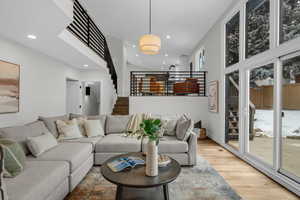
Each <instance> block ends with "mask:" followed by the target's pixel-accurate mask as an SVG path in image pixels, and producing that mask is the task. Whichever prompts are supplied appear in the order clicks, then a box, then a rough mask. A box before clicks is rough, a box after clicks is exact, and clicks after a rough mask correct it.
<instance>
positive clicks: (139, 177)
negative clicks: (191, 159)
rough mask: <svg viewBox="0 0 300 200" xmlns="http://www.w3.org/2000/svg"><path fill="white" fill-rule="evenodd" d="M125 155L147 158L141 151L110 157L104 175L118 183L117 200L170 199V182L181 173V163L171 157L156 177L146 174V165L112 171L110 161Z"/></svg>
mask: <svg viewBox="0 0 300 200" xmlns="http://www.w3.org/2000/svg"><path fill="white" fill-rule="evenodd" d="M125 156H139V157H140V158H143V159H145V158H146V157H145V156H143V155H142V154H141V153H130V154H123V155H119V156H115V157H112V158H110V159H108V160H107V161H106V162H105V163H104V164H103V165H102V167H101V173H102V175H103V177H104V178H105V179H106V180H108V181H109V182H111V183H114V184H116V185H117V193H116V200H121V199H122V200H125V199H126V200H127V199H131V200H133V199H139V200H150V199H151V200H154V199H155V200H160V199H165V200H168V199H169V189H168V183H170V182H172V181H174V180H175V179H176V178H177V177H178V175H179V174H180V171H181V167H180V164H179V163H178V162H177V161H175V160H174V159H171V163H170V164H169V165H168V166H166V167H161V168H159V170H158V171H159V173H158V176H156V177H149V176H146V174H145V166H136V167H135V168H133V169H131V170H129V171H122V172H117V173H116V172H113V171H111V169H110V168H109V167H108V166H107V163H108V162H111V161H112V160H115V159H117V158H120V157H125Z"/></svg>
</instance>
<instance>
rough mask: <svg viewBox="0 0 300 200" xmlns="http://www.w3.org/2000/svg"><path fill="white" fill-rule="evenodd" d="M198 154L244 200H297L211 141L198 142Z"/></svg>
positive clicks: (291, 194)
mask: <svg viewBox="0 0 300 200" xmlns="http://www.w3.org/2000/svg"><path fill="white" fill-rule="evenodd" d="M198 152H199V154H200V155H201V156H202V157H203V158H205V159H206V160H207V161H208V162H209V163H210V164H211V165H212V166H213V167H214V168H215V169H216V170H217V171H218V172H219V174H220V175H221V176H223V177H224V179H225V180H226V181H227V183H228V184H229V185H230V186H231V187H232V188H233V189H234V190H235V191H236V192H237V193H238V194H239V195H240V196H241V197H242V198H243V199H246V200H294V199H295V200H299V199H300V198H299V197H298V196H296V195H295V194H293V193H291V192H289V191H288V190H286V189H285V188H284V187H282V186H281V185H279V184H277V183H276V182H275V181H273V180H272V179H270V178H269V177H267V176H265V175H264V174H262V173H261V172H260V171H258V170H256V169H255V168H253V167H252V166H250V165H249V164H247V163H246V162H244V161H242V160H241V159H239V158H238V157H236V156H235V155H233V154H232V153H230V152H229V151H227V150H225V149H224V148H222V147H221V146H219V145H218V144H217V143H215V142H213V141H212V140H199V141H198Z"/></svg>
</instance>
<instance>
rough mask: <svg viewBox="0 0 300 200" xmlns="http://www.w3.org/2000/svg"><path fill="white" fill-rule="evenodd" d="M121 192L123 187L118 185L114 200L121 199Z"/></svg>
mask: <svg viewBox="0 0 300 200" xmlns="http://www.w3.org/2000/svg"><path fill="white" fill-rule="evenodd" d="M122 191H123V187H122V186H120V185H118V186H117V193H116V200H121V199H122Z"/></svg>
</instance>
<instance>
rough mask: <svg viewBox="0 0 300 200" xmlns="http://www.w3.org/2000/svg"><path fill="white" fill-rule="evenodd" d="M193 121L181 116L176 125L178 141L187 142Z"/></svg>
mask: <svg viewBox="0 0 300 200" xmlns="http://www.w3.org/2000/svg"><path fill="white" fill-rule="evenodd" d="M193 126H194V125H193V120H192V119H187V118H186V117H185V116H182V117H181V118H180V119H179V120H178V123H177V127H176V137H177V139H178V140H182V141H187V140H188V138H189V137H190V135H191V131H192V129H193Z"/></svg>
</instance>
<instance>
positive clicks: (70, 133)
mask: <svg viewBox="0 0 300 200" xmlns="http://www.w3.org/2000/svg"><path fill="white" fill-rule="evenodd" d="M56 125H57V129H58V132H59V140H70V139H77V138H82V134H81V133H80V130H79V127H78V124H77V120H76V119H72V120H70V121H68V120H66V121H62V120H57V121H56Z"/></svg>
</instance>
